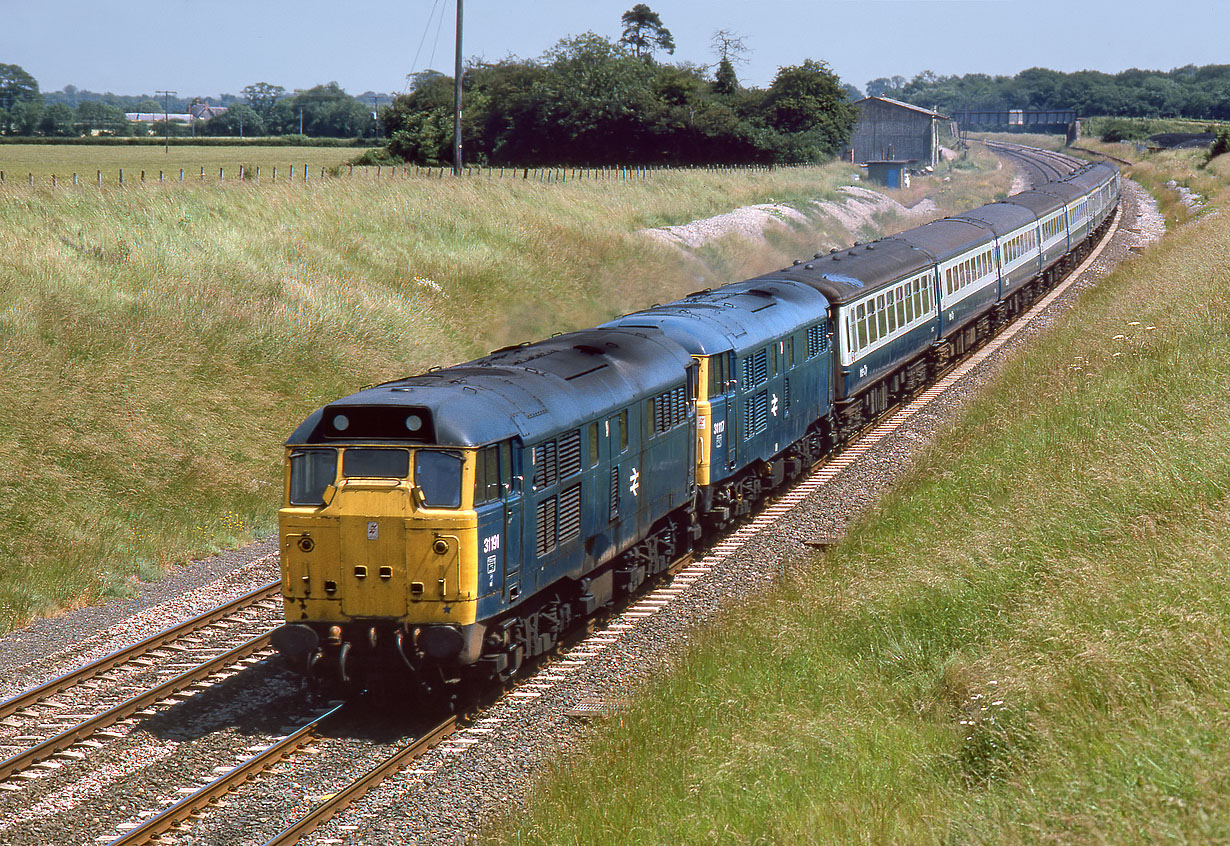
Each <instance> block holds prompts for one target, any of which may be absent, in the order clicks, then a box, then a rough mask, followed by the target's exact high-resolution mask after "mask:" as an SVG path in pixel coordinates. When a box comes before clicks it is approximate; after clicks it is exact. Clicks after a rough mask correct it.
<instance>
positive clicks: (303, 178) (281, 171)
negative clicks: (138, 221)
mask: <svg viewBox="0 0 1230 846" xmlns="http://www.w3.org/2000/svg"><path fill="white" fill-rule="evenodd" d="M780 167H784V166H783V165H772V164H765V165H695V166H687V167H679V166H664V165H663V166H659V165H654V166H628V165H616V166H610V167H553V168H534V167H477V166H475V167H465V168H462V171H461V173H459V174H457V176H458V177H460V178H484V179H519V180H522V181H531V182H541V183H544V184H563V183H566V182H576V181H580V180H585V179H589V180H606V181H612V182H625V181H630V180H638V179H646V178H648V177H650V176H651V175H653V174H655V173H660V172H663V171H679V170H688V171H732V172H755V171H768V170H774V169H776V168H780ZM785 167H792V166H791V165H786V166H785ZM24 176H25V178H21V177H20V176H19V177H18V178H17V179H14V178H13V174H12V173H11V172H6V171H4V170H0V186H27V187H31V188H33V187H46V186H50V187H52V188H59V187H64V186H81V185H87V186H88V185H93V186H95V187H97V188H102V187H104V186H117V187H120V188H124V187H128V186H132V185H145V184H148V183H162V184H166V183H185V184H188V183H197V184H200V183H206V182H213V183H227V182H231V183H234V182H241V183H246V184H268V185H274V184H278V183H282V184H285V183H287V182H290V183H295V182H300V183H302V182H308V181H309V180H328V179H334V180H337V179H375V180H386V181H392V180H397V179H445V178H446V177H449V178H451V177H453V169H452V168H451V167H423V166H418V165H341V166H338V167H327V166H324V167H321V168H320V174H319V176H317V173H316V169H315V168H314V167H309V166H308V165H307V164H302V165H298V164H292V165H289V166H286V167H281V168H279V167H278V166H273V167H264V168H262V167H261V166H259V165H258V166H255V167H253V166H250V165H242V164H241V165H234V166H232V167H230V168H229V169H228V168H226V167H219V168H218V169H217V174H216V175H215V173H214V168H213V167H205V166H202V167H200V169H199V171H198V170H193V169H191V168H182V167H181V168H179V169H178V171H176V170H165V169H164V170H158V171H154V170H152V169H151V170H140V169H133V168H130V169H128V171H127V173H125V169H124V168H117V169H116V170H115V171H106V172H104V171H102V170H96V171H95V172H94V173H93V174H92V175H91V174H88V173H85V174H82V173H78V172H73V173H70V174H66V175H63V176H61V175H59V174H56V173H52V174H40V175H38V176H36V175H35V174H34V173H33V172H32V171H27V172H26V173H25V175H24Z"/></svg>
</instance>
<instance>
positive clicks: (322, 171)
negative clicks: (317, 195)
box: [320, 167, 325, 179]
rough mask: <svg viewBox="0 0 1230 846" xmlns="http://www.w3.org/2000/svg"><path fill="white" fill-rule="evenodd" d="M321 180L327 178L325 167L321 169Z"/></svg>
mask: <svg viewBox="0 0 1230 846" xmlns="http://www.w3.org/2000/svg"><path fill="white" fill-rule="evenodd" d="M320 178H321V179H324V178H325V169H324V168H323V167H322V168H321V169H320Z"/></svg>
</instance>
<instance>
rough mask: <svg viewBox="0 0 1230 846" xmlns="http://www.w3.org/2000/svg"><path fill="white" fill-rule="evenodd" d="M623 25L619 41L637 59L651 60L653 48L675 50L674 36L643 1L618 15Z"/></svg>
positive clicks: (667, 50)
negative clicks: (622, 32) (629, 48)
mask: <svg viewBox="0 0 1230 846" xmlns="http://www.w3.org/2000/svg"><path fill="white" fill-rule="evenodd" d="M620 20H621V21H623V25H624V34H623V36H622V37H621V38H620V39H619V43H620V44H623V45H624V46H626V47H631V48H632V53H633V55H635V56H636V57H637V58H638V59H639V58H645V59H650V60H652V58H653V51H654V48H655V47H657V48H661V49H663V50H665V51H666V52H667V53H671V54H673V53H674V52H675V38H674V36H672V35H671V31H670V30H669V29H667V28H666V27H665V26H663V25H662V19H661V18H660V17H658V13H657V12H655V11H654V10H653V9H650V8H649V7H648V6H646V5H645V4H644V3H637V4H636V5H635V6H633V7H632V8H631V9H629V10H628V11H626V12H624V13H623V15H622V16H621V17H620Z"/></svg>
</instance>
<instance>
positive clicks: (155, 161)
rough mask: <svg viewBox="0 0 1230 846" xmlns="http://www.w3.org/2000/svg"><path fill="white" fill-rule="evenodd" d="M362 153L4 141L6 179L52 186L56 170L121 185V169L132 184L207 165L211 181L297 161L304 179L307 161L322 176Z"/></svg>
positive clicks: (197, 174) (190, 174)
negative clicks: (99, 176) (99, 177)
mask: <svg viewBox="0 0 1230 846" xmlns="http://www.w3.org/2000/svg"><path fill="white" fill-rule="evenodd" d="M362 152H363V150H362V149H358V148H353V147H351V148H345V147H341V148H339V147H286V146H256V145H253V146H247V145H244V146H221V145H204V144H201V145H195V146H193V145H187V144H184V145H179V144H173V145H171V147H170V148H169V149H168V150H167V152H163V148H162V147H159V146H149V145H130V146H107V145H92V146H91V145H71V144H0V171H4V180H5V182H6V183H9V184H14V185H18V184H23V183H26V184H28V180H29V178H30V176H31V175H33V177H34V182H35V185H36V186H38V187H45V186H48V185H50V182H51V177H52V175H54V176H55V177H56V179H57V181H58V183H59V184H60V185H62V186H63V185H65V184H66V183H68V184H71V183H72V181H73V174H74V173H76V174H77V176H78V180H79V181H80V182H83V183H88V184H90V185H94V184H95V181H96V177H97V174H98V172H99V171H102V180H103V184H104V185H115V184H116V183H117V182H118V180H119V171H120V170H121V169H122V170H123V171H124V181H125V182H127V183H129V184H131V183H134V182H139V181H140V179H141V171H145V178H146V180H147V181H148V182H157V181H158V174H159V172H162V174H163V178H164V179H165V180H166V181H168V182H170V181H176V182H177V181H178V180H179V172H180V169H181V168H182V169H183V171H184V179H185V181H193V180H195V181H197V182H199V181H200V179H201V168H204V169H205V178H206V180H207V181H209V182H217V181H218V169H219V168H222V169H223V170H224V176H225V177H226V178H227V179H237V178H238V177H239V166H240V165H243V166H244V170H245V171H247V174H246V175H247V176H248V178H251V177H252V176H253V175H255V173H256V169H257V168H258V167H259V168H260V169H261V179H262V180H268V179H270V178H271V177H272V175H273V169H274V168H275V167H276V168H277V169H278V178H279V179H286V178H287V177H288V176H289V175H290V167H291V166H292V165H293V166H294V168H295V176H296V177H298V178H302V175H303V170H302V168H303V167H304V166H306V167H307V169H308V173H309V174H314V175H316V176H319V175H320V169H321V168H322V167H323V168H327V169H330V170H331V169H333V168H335V167H338V166H340V165H341V164H342V163H343V162H346V161H349V160H351V159H353V158H355V157H356V156H358V155H359V154H360V153H362Z"/></svg>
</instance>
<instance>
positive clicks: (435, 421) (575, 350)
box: [287, 329, 692, 446]
mask: <svg viewBox="0 0 1230 846" xmlns="http://www.w3.org/2000/svg"><path fill="white" fill-rule="evenodd" d="M691 363H692V360H691V357H690V356H689V355H688V354H687V353H686V352H685V351H684V350H683V349H682V348H681V347H680V346H679V345H678V344H676V343H674V342H673V341H671V340H670V339H669V338H667V337H666V336H664V335H663V334H662V333H661V332H660V331H658V330H656V329H639V330H621V329H587V330H584V331H581V332H573V333H570V334H567V335H559V336H557V337H554V338H550V339H548V340H545V341H539V342H537V343H534V344H528V345H525V346H518V347H511V348H507V349H503V350H497V351H496V352H494V353H492V354H490V355H488V356H485V357H483V358H480V359H477V360H475V361H471V362H468V363H466V364H461V365H457V366H454V367H447V368H443V369H441V370H433V371H431V372H428V373H424V374H421V375H418V376H411V377H409V378H406V379H399V380H397V381H395V382H388V383H386V384H383V385H377V386H376V387H374V388H368V389H366V390H363V391H360V392H358V393H356V394H352V395H350V396H348V397H344V398H343V399H340V400H336V401H335V402H332V403H330V404H329V405H328V406H326V407H325V408H323V409H321V410H319V411H317V412H316V413H315V414H313V415H312V416H311V417H309V418H308V419H307V420H305V421H304V422H303V424H302V425H301V426H300V427H299V428H298V429H296V430H295V432H294V434H293V435H292V436H291V438H290V440H289V441H287V443H288V444H296V445H297V444H308V443H332V442H337V441H340V440H349V441H357V442H372V441H377V442H390V443H398V444H402V445H404V444H405V442H406V441H410V442H412V443H413V442H415V441H416V439H415V438H414V436H413V435H410V434H409V433H406V435H405V436H404V437H397V438H389V437H374V438H364V437H362V436H361V433H356V434H354V435H350V436H346V437H343V436H340V435H337V434H333V435H332V436H330V433H329V432H328V430H327V429H326V427H324V426H323V425H322V421H324V420H325V419H326V416H327V415H333V414H336V413H338V412H342V411H345V409H347V408H364V409H371V408H373V407H375V408H380V409H385V408H387V409H388V413H389V415H390V418H396V419H398V420H400V419H402V418H403V417H404V416H405V415H406V414H407V410H408V409H412V408H417V409H426V410H427V411H429V412H430V414H431V418H432V427H431V429H432V433H433V435H434V437H431V438H430V440H418V441H417V442H419V443H432V444H437V445H445V446H479V445H482V444H488V443H495V442H497V441H501V440H505V439H507V438H510V437H521V438H522V439H523V440H524V441H525V442H527V443H530V442H535V441H538V440H540V439H542V438H546V437H549V436H550V435H552V434H553V433H556V432H559V431H562V430H565V429H570V428H575V427H577V426H580V425H581V424H582V423H584V422H586V421H588V420H592V419H594V418H596V417H599V416H601V415H603V414H607V413H609V412H611V411H614V410H617V409H622V408H626V407H627V406H628V405H629V404H631V403H633V402H635V401H637V400H640V399H643V398H646V397H649V396H653V395H655V394H657V393H660V392H662V391H665V390H667V389H668V388H671V387H674V386H676V385H678V384H680V382H681V381H682V380H683V377H684V370H685V368H686V367H688V366H689V365H690V364H691ZM393 428H394V429H395V428H396V427H393Z"/></svg>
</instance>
